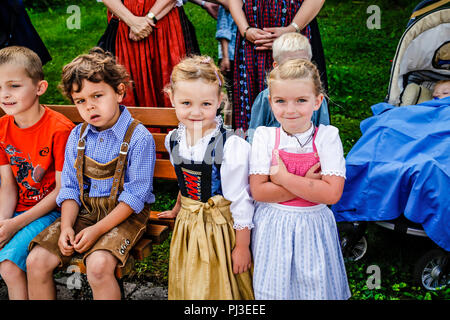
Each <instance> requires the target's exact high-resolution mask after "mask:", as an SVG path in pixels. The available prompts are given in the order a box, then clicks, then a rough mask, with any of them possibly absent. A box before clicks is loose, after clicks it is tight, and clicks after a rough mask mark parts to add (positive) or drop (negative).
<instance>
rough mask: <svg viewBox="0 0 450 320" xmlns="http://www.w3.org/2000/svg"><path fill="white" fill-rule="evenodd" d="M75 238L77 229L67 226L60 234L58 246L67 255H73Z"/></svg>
mask: <svg viewBox="0 0 450 320" xmlns="http://www.w3.org/2000/svg"><path fill="white" fill-rule="evenodd" d="M74 238H75V231H74V230H73V228H65V229H62V230H61V234H60V235H59V240H58V247H59V250H61V253H62V254H63V255H65V256H71V255H72V254H73V251H74V250H73V243H74Z"/></svg>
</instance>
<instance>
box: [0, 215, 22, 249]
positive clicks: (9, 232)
mask: <svg viewBox="0 0 450 320" xmlns="http://www.w3.org/2000/svg"><path fill="white" fill-rule="evenodd" d="M17 231H18V228H17V225H16V223H15V220H14V218H11V219H6V220H3V221H0V248H3V247H4V246H5V244H7V243H8V241H9V240H11V238H12V237H13V236H14V235H15V234H16V232H17Z"/></svg>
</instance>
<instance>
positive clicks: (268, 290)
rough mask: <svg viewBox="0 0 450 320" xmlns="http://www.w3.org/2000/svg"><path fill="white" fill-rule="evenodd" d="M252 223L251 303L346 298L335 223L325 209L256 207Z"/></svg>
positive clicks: (346, 285)
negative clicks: (252, 266)
mask: <svg viewBox="0 0 450 320" xmlns="http://www.w3.org/2000/svg"><path fill="white" fill-rule="evenodd" d="M253 219H254V224H255V228H254V229H253V230H252V244H251V246H252V254H253V260H254V272H253V289H254V292H255V299H258V300H343V299H348V298H350V296H351V293H350V289H349V286H348V281H347V274H346V271H345V265H344V260H343V258H342V252H341V247H340V243H339V236H338V233H337V227H336V222H335V220H334V215H333V213H332V211H331V210H330V209H329V208H328V207H327V206H326V205H323V204H320V205H317V206H313V207H292V206H285V205H281V204H272V203H257V207H256V210H255V215H254V218H253Z"/></svg>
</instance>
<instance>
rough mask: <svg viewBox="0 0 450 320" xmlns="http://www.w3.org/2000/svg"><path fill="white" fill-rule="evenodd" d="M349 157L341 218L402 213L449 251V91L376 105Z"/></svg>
mask: <svg viewBox="0 0 450 320" xmlns="http://www.w3.org/2000/svg"><path fill="white" fill-rule="evenodd" d="M372 111H373V113H374V116H372V117H370V118H368V119H366V120H364V121H362V122H361V132H362V137H361V138H360V139H359V140H358V142H357V143H356V144H355V145H354V147H353V148H352V150H350V152H349V154H348V155H347V158H346V170H347V173H346V175H347V179H346V182H345V187H344V192H343V195H342V197H341V199H340V201H339V202H338V203H337V204H335V205H334V206H332V210H333V212H334V214H335V217H336V221H338V222H339V221H383V220H392V219H395V218H397V217H399V216H400V215H401V214H402V213H403V214H404V215H405V217H406V218H407V219H408V220H410V221H412V222H415V223H420V224H421V225H422V227H423V229H424V231H425V232H426V234H427V235H428V237H429V238H430V239H432V240H433V241H434V242H435V243H436V244H437V245H438V246H440V247H441V248H443V249H445V250H447V251H450V97H447V98H443V99H436V100H430V101H426V102H423V103H421V104H418V105H412V106H404V107H394V106H392V105H390V104H387V103H379V104H376V105H374V106H372Z"/></svg>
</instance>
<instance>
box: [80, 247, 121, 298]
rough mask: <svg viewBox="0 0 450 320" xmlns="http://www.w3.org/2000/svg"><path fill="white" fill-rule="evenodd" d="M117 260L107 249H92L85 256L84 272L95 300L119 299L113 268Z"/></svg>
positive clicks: (118, 288) (117, 284)
mask: <svg viewBox="0 0 450 320" xmlns="http://www.w3.org/2000/svg"><path fill="white" fill-rule="evenodd" d="M117 263H118V260H117V258H116V257H114V256H113V255H112V254H111V253H110V252H109V251H106V250H98V251H94V252H92V253H91V254H89V256H88V257H87V258H86V273H87V279H88V281H89V285H90V286H91V288H92V294H93V296H94V299H95V300H120V298H121V295H120V287H119V283H118V282H117V280H116V276H115V273H114V271H115V269H116V266H117Z"/></svg>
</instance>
